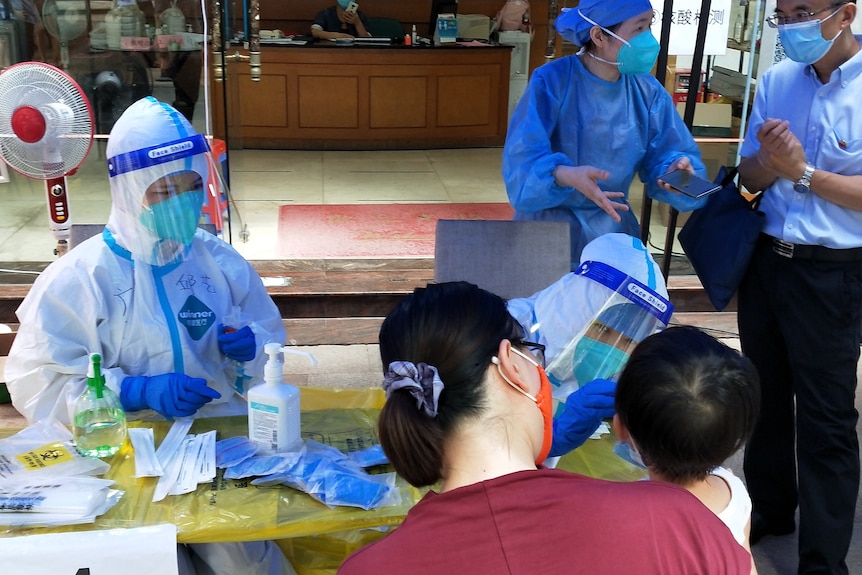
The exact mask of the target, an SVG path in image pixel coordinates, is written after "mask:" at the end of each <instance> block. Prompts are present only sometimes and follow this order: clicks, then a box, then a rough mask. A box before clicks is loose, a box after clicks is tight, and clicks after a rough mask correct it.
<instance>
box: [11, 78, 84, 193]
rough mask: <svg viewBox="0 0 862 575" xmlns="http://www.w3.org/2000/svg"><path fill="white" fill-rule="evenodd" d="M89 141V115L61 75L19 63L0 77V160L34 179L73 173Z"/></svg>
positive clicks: (81, 95) (71, 82) (79, 93)
mask: <svg viewBox="0 0 862 575" xmlns="http://www.w3.org/2000/svg"><path fill="white" fill-rule="evenodd" d="M92 143H93V111H92V109H91V108H90V103H89V102H88V101H87V98H86V97H85V96H84V92H83V91H82V90H81V87H80V86H78V84H77V83H76V82H75V81H74V80H73V79H72V78H70V77H69V76H68V75H67V74H66V73H65V72H63V71H62V70H59V69H58V68H55V67H54V66H50V65H48V64H43V63H40V62H22V63H20V64H15V65H13V66H10V67H9V68H7V69H6V70H5V71H4V72H3V73H2V74H0V156H2V157H3V159H4V160H5V161H6V163H7V164H9V166H10V167H11V168H12V169H13V170H15V171H16V172H18V173H20V174H22V175H25V176H28V177H30V178H34V179H37V180H47V179H51V178H60V177H63V176H65V175H67V174H70V173H72V172H74V171H75V170H76V169H77V168H78V167H79V166H80V165H81V164H82V163H83V162H84V159H86V157H87V154H88V153H89V152H90V147H91V146H92Z"/></svg>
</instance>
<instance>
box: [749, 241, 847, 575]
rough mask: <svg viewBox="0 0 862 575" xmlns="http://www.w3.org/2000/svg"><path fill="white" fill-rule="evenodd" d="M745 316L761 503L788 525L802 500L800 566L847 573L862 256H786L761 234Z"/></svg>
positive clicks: (757, 502)
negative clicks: (755, 387) (755, 400)
mask: <svg viewBox="0 0 862 575" xmlns="http://www.w3.org/2000/svg"><path fill="white" fill-rule="evenodd" d="M738 319H739V335H740V339H741V343H742V349H743V353H744V354H745V355H746V356H748V357H749V358H750V359H751V360H752V361H753V362H754V364H755V366H756V367H757V370H758V372H759V374H760V379H761V390H762V402H761V410H760V418H759V420H758V423H757V425H756V427H755V430H754V433H753V435H752V437H751V439H750V441H749V443H748V446H747V447H746V452H745V478H746V483H747V486H748V490H749V492H750V494H751V499H752V502H753V505H754V510H755V512H757V513H759V514H760V515H762V516H763V517H764V518H765V519H766V520H767V521H770V522H780V523H787V522H789V521H792V520H793V518H794V514H795V510H796V507H797V505H798V506H799V573H800V574H802V573H806V574H807V573H836V574H846V573H847V572H848V571H847V565H846V562H845V558H846V555H847V551H848V549H849V546H850V538H851V535H852V531H853V517H854V510H855V507H856V498H857V494H858V490H859V441H858V438H857V436H856V422H857V419H858V413H857V411H856V409H855V407H854V400H855V393H856V367H857V363H858V361H859V341H860V320H862V262H818V261H811V260H800V259H788V258H785V257H782V256H780V255H778V254H776V253H775V252H773V250H772V247H771V246H770V245H769V244H768V243H766V242H761V243H760V244H759V245H758V247H757V250H756V252H755V255H754V258H753V260H752V262H751V265H750V266H749V269H748V272H747V274H746V276H745V278H744V280H743V283H742V285H741V286H740V289H739V308H738Z"/></svg>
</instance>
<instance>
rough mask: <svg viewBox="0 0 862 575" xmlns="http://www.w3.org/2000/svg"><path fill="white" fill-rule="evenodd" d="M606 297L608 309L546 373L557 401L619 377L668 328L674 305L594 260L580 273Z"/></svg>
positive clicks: (600, 312)
mask: <svg viewBox="0 0 862 575" xmlns="http://www.w3.org/2000/svg"><path fill="white" fill-rule="evenodd" d="M576 273H577V274H579V275H582V276H584V277H587V278H589V279H591V280H593V281H594V282H595V284H591V286H592V287H594V288H595V289H596V290H598V291H601V292H604V293H606V295H607V297H606V298H605V300H604V303H603V305H602V306H601V307H600V308H599V309H598V310H597V311H596V313H595V315H594V316H593V317H592V319H590V320H589V321H587V322H586V324H585V325H584V327H583V328H582V329H581V330H580V331H579V332H578V333H577V334H576V335H575V336H574V337H573V338H572V339H571V340H570V341H569V342H568V344H567V345H566V346H565V347H564V348H563V349H562V351H561V352H560V353H559V354H557V355H556V356H555V357H553V358H548V360H549V363H548V367H547V369H546V371H547V374H548V379H550V381H551V385H552V386H553V389H554V398H555V399H556V400H558V401H565V398H566V397H568V395H569V394H570V393H572V392H573V391H575V390H576V389H578V388H579V387H580V386H582V385H585V384H586V383H588V382H590V381H592V380H594V379H616V378H617V377H618V376H619V373H620V372H621V371H622V369H623V367H625V364H626V362H627V361H628V358H629V356H630V355H631V352H632V351H633V350H634V348H635V346H636V345H637V344H638V343H640V342H641V341H642V340H643V339H645V338H646V337H647V336H648V335H650V334H652V333H656V332H658V331H661V330H663V329H664V328H665V327H667V324H668V322H669V321H670V317H671V315H672V314H673V305H672V304H671V303H670V302H669V301H668V300H667V299H665V298H664V297H662V296H661V295H659V294H657V293H656V292H655V291H654V290H652V289H650V288H649V287H647V286H646V285H644V284H643V283H641V282H640V281H638V280H636V279H634V278H632V277H630V276H627V275H626V274H624V273H623V272H621V271H619V270H617V269H616V268H613V267H611V266H609V265H607V264H604V263H601V262H594V261H588V262H584V263H582V264H581V267H580V268H579V269H578V271H577V272H576Z"/></svg>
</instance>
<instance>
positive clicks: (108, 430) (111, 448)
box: [72, 353, 126, 457]
mask: <svg viewBox="0 0 862 575" xmlns="http://www.w3.org/2000/svg"><path fill="white" fill-rule="evenodd" d="M73 424H74V429H73V430H72V433H73V435H74V436H75V445H76V446H77V448H78V453H80V454H81V455H86V456H88V457H108V456H111V455H113V454H115V453H116V452H117V451H119V450H120V447H122V445H123V442H124V441H125V440H126V413H125V412H124V411H123V406H122V405H121V404H120V398H118V397H117V394H116V393H114V392H113V391H111V389H110V388H108V387H107V386H106V385H105V376H104V375H102V356H101V355H99V354H98V353H93V354H91V355H90V367H89V370H88V372H87V389H86V390H84V393H82V394H81V397H79V398H78V400H77V401H76V402H75V420H74V422H73Z"/></svg>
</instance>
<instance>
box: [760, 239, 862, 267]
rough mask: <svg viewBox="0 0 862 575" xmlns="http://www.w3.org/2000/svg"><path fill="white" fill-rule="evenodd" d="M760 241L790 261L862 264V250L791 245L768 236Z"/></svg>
mask: <svg viewBox="0 0 862 575" xmlns="http://www.w3.org/2000/svg"><path fill="white" fill-rule="evenodd" d="M760 239H761V241H764V242H768V243H769V245H771V246H772V251H774V252H775V253H777V254H778V255H780V256H782V257H785V258H789V259H794V260H811V261H820V262H862V248H847V249H835V248H827V247H825V246H813V245H807V244H791V243H790V242H786V241H784V240H780V239H778V238H775V237H772V236H769V235H766V234H761V235H760Z"/></svg>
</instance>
